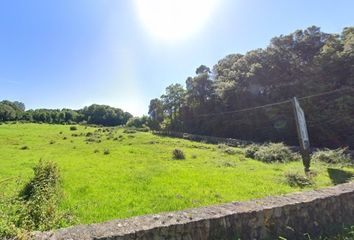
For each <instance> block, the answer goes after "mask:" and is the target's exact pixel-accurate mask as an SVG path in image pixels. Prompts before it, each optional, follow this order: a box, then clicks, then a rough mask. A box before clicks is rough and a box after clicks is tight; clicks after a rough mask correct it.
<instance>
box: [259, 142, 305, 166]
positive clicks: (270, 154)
mask: <svg viewBox="0 0 354 240" xmlns="http://www.w3.org/2000/svg"><path fill="white" fill-rule="evenodd" d="M254 158H255V159H257V160H260V161H262V162H266V163H271V162H288V161H293V160H296V159H298V156H297V155H296V154H295V153H293V152H292V151H291V149H290V148H289V147H288V146H285V145H284V144H283V143H267V144H264V145H261V146H260V147H259V149H258V150H257V151H256V152H255V153H254Z"/></svg>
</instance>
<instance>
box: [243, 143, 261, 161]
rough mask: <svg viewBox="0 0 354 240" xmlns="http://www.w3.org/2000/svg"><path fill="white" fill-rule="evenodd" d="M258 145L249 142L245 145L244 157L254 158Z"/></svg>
mask: <svg viewBox="0 0 354 240" xmlns="http://www.w3.org/2000/svg"><path fill="white" fill-rule="evenodd" d="M259 147H260V146H259V145H257V144H251V145H249V146H247V147H246V149H245V157H248V158H255V154H256V152H257V151H258V150H259Z"/></svg>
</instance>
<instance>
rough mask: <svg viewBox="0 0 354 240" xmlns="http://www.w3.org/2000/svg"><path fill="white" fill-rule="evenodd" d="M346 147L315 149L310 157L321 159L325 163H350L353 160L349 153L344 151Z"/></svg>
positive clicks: (315, 159)
mask: <svg viewBox="0 0 354 240" xmlns="http://www.w3.org/2000/svg"><path fill="white" fill-rule="evenodd" d="M346 151H347V149H346V148H338V149H334V150H331V149H323V150H317V151H316V152H314V153H313V154H312V156H311V159H312V160H314V161H321V162H325V163H331V164H333V163H334V164H335V163H341V164H350V163H353V160H352V159H351V157H350V154H347V153H346Z"/></svg>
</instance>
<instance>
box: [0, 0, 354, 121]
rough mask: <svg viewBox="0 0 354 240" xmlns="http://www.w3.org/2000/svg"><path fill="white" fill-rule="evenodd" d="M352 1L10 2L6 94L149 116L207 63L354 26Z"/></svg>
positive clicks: (0, 21) (1, 85)
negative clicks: (276, 41)
mask: <svg viewBox="0 0 354 240" xmlns="http://www.w3.org/2000/svg"><path fill="white" fill-rule="evenodd" d="M353 9H354V1H353V0H338V1H333V0H310V1H309V0H296V1H295V0H293V1H290V0H51V1H48V0H1V1H0V100H3V99H7V100H11V101H15V100H16V101H21V102H24V103H25V105H26V108H27V109H36V108H59V109H61V108H72V109H79V108H82V107H84V106H88V105H90V104H92V103H97V104H107V105H110V106H114V107H119V108H121V109H123V110H124V111H128V112H130V113H132V114H133V115H136V116H139V115H143V114H147V111H148V105H149V101H150V100H151V99H152V98H156V97H160V96H161V94H163V93H164V90H165V88H166V87H167V86H168V85H170V84H173V83H180V84H183V85H184V83H185V80H186V79H187V77H188V76H193V75H194V74H195V69H196V68H197V67H198V66H199V65H201V64H204V65H207V66H209V67H210V68H212V67H213V65H215V64H216V63H217V62H218V60H220V59H221V58H223V57H225V56H226V55H228V54H231V53H246V52H247V51H250V50H252V49H256V48H264V47H266V46H267V45H268V44H269V41H270V39H271V38H272V37H274V36H279V35H281V34H289V33H291V32H294V31H295V30H297V29H305V28H307V27H309V26H312V25H316V26H319V27H321V29H322V31H324V32H329V33H340V32H341V31H342V29H343V28H344V27H346V26H353V25H354V14H353Z"/></svg>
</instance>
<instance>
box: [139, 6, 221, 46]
mask: <svg viewBox="0 0 354 240" xmlns="http://www.w3.org/2000/svg"><path fill="white" fill-rule="evenodd" d="M219 1H220V0H135V5H136V9H137V12H138V15H139V17H140V20H141V21H142V23H143V25H144V27H145V28H146V30H147V31H148V32H149V33H150V34H152V35H153V36H154V37H156V38H157V39H159V40H164V41H179V40H184V39H186V38H188V37H190V36H192V35H193V34H195V33H196V32H197V31H199V30H201V29H202V28H203V27H204V25H205V24H206V23H207V21H208V19H209V18H210V16H211V13H212V12H213V10H214V9H215V7H216V5H217V3H218V2H219Z"/></svg>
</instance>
